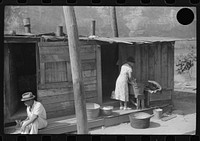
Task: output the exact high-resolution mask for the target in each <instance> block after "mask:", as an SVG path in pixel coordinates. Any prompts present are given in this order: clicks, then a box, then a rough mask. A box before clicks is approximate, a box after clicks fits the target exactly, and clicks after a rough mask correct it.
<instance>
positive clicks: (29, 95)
mask: <svg viewBox="0 0 200 141" xmlns="http://www.w3.org/2000/svg"><path fill="white" fill-rule="evenodd" d="M34 98H35V96H34V95H33V93H32V92H26V93H24V94H23V95H22V99H21V101H27V100H31V99H34Z"/></svg>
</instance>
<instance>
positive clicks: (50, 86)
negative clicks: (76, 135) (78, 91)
mask: <svg viewBox="0 0 200 141" xmlns="http://www.w3.org/2000/svg"><path fill="white" fill-rule="evenodd" d="M40 46H41V45H40ZM58 47H59V49H57V48H58ZM41 48H42V49H41V51H42V52H40V57H41V58H42V57H43V55H44V54H45V55H46V56H52V55H53V57H47V58H48V59H49V58H50V60H51V61H54V62H50V61H49V60H48V59H46V60H45V59H42V61H41V64H42V63H44V64H45V65H44V66H45V67H44V68H45V69H44V70H43V74H44V80H45V81H44V83H43V84H42V85H39V89H38V100H39V101H41V102H42V103H43V105H44V107H45V109H46V111H47V116H48V118H53V117H58V116H64V115H70V114H74V112H75V111H74V110H75V107H74V95H73V85H72V78H71V77H72V76H71V68H70V62H69V55H68V54H69V52H68V47H67V44H65V43H58V44H56V43H52V44H51V43H47V44H43V46H42V47H41ZM66 48H67V49H66ZM48 49H50V50H48ZM60 50H62V51H60ZM54 51H55V52H54ZM55 54H56V55H57V56H56V55H55ZM64 54H67V55H66V56H65V57H59V56H64ZM80 55H81V61H82V63H81V65H82V75H83V82H84V88H85V97H86V101H90V102H91V101H93V102H97V70H96V46H95V45H87V44H84V45H81V51H80ZM52 58H53V60H52ZM44 60H45V61H44ZM58 64H59V65H60V66H59V67H58V66H56V65H58ZM41 71H42V70H41ZM52 76H54V77H52ZM47 78H48V79H47ZM47 82H48V83H47ZM52 82H56V83H52ZM60 82H62V83H60ZM45 83H46V84H45Z"/></svg>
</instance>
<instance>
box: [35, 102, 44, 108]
mask: <svg viewBox="0 0 200 141" xmlns="http://www.w3.org/2000/svg"><path fill="white" fill-rule="evenodd" d="M35 106H36V107H40V106H43V105H42V103H41V102H39V101H35Z"/></svg>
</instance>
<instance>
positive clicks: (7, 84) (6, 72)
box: [4, 43, 10, 122]
mask: <svg viewBox="0 0 200 141" xmlns="http://www.w3.org/2000/svg"><path fill="white" fill-rule="evenodd" d="M9 54H10V51H9V48H8V43H5V44H4V76H5V77H4V82H5V91H4V109H5V111H4V113H5V115H4V117H6V118H4V119H9V118H10V111H9V109H8V108H9V107H8V106H9V99H8V96H9V94H10V63H9V62H10V60H9ZM5 121H6V120H5ZM5 121H4V122H5Z"/></svg>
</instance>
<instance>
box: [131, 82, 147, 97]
mask: <svg viewBox="0 0 200 141" xmlns="http://www.w3.org/2000/svg"><path fill="white" fill-rule="evenodd" d="M132 86H133V91H134V94H135V97H136V98H137V96H138V95H144V87H145V85H144V84H143V83H136V84H133V85H132Z"/></svg>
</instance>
